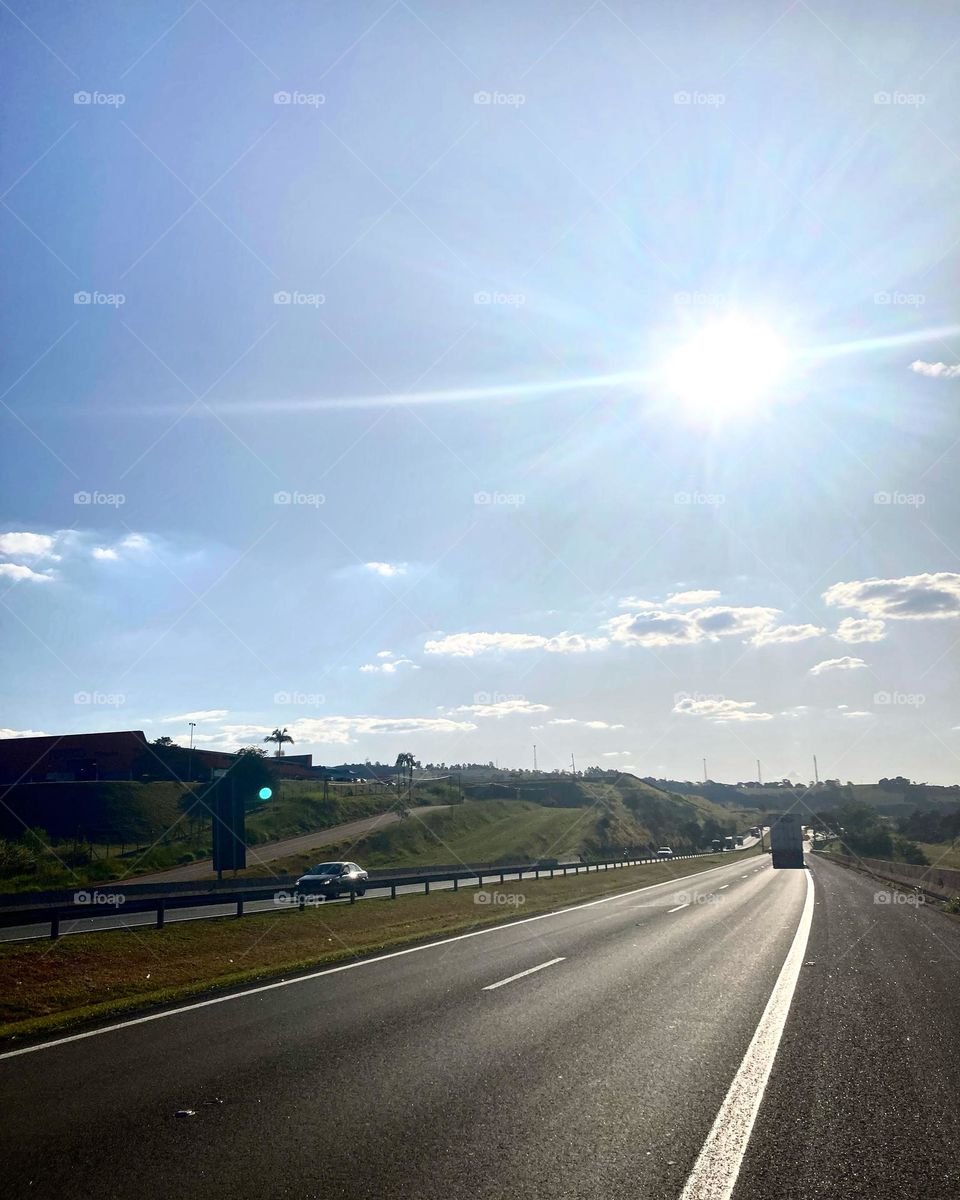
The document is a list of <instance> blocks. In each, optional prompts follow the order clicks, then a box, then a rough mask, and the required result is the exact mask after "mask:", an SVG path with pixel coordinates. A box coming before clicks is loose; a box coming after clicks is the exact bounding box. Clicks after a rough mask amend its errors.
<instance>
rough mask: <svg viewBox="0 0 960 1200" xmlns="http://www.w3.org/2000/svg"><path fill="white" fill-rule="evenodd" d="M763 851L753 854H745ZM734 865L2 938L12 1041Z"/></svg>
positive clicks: (668, 865) (5, 1023)
mask: <svg viewBox="0 0 960 1200" xmlns="http://www.w3.org/2000/svg"><path fill="white" fill-rule="evenodd" d="M755 853H757V851H756V850H747V851H744V852H743V857H750V856H752V855H754V854H755ZM730 862H731V856H730V855H729V854H727V855H711V856H708V857H704V858H698V859H688V860H685V861H683V862H662V863H649V864H647V865H645V866H641V867H625V868H622V869H620V870H616V871H601V872H597V873H594V872H590V873H589V874H580V875H568V876H566V877H563V876H558V877H556V878H554V879H549V878H544V879H540V880H534V879H523V880H516V881H513V882H507V883H503V884H498V885H497V886H496V887H485V888H484V889H483V890H484V893H485V894H486V895H487V896H488V897H489V899H488V901H487V902H486V903H478V902H477V897H478V893H477V889H476V888H474V887H471V888H465V889H464V890H463V891H459V892H453V891H435V892H432V893H431V894H430V895H429V896H423V895H402V896H399V897H397V899H396V900H365V901H363V902H362V903H359V904H354V905H349V904H331V905H327V906H324V905H320V906H318V907H315V908H307V909H305V910H304V911H302V912H291V913H279V914H273V913H269V914H264V915H261V916H249V917H243V918H242V919H241V920H235V919H232V918H221V919H215V920H210V921H184V922H180V923H171V924H169V925H167V927H166V928H165V929H162V930H156V929H151V928H149V927H146V928H142V929H132V930H115V931H111V932H107V933H97V934H78V935H75V936H74V935H71V936H69V937H62V938H60V939H59V940H57V941H48V940H44V941H35V942H20V943H13V944H6V945H0V1041H3V1042H6V1043H9V1042H10V1041H11V1040H14V1039H22V1038H26V1037H27V1036H31V1037H32V1036H36V1035H37V1034H41V1033H49V1032H52V1031H54V1030H62V1029H65V1028H69V1027H75V1026H79V1025H83V1024H89V1023H94V1022H96V1021H99V1020H102V1019H103V1018H105V1017H110V1016H114V1015H117V1014H125V1013H129V1012H131V1011H132V1010H134V1009H143V1008H148V1007H155V1006H157V1005H162V1004H167V1003H170V1002H173V1001H182V1000H185V999H190V998H198V997H202V996H204V995H207V994H210V993H213V992H215V991H218V990H222V989H224V988H230V987H236V986H238V985H242V984H246V983H250V982H252V981H254V980H262V979H269V978H280V977H282V976H285V975H289V974H291V973H296V972H298V971H303V970H306V969H309V968H311V967H317V966H319V965H322V964H324V963H334V962H337V961H341V960H345V959H352V958H360V957H364V956H367V955H371V954H376V953H377V952H378V951H383V950H387V949H396V948H397V947H400V946H404V945H412V944H414V943H416V942H423V941H429V940H431V939H434V938H437V937H442V936H444V935H448V934H453V933H465V932H468V931H469V930H471V929H479V928H482V927H483V926H486V925H495V924H500V923H503V922H506V921H511V920H515V919H516V918H517V917H524V916H531V915H534V914H536V913H541V912H548V911H550V910H551V909H555V908H562V907H563V906H564V905H567V904H575V903H580V902H583V901H586V900H593V899H597V898H598V897H601V896H606V895H612V894H615V893H616V892H622V891H627V890H629V889H630V888H636V887H643V886H644V885H645V884H652V883H663V882H665V881H668V880H671V879H682V878H683V877H684V876H686V875H691V874H694V873H696V872H698V871H703V870H706V869H708V868H709V867H712V866H718V865H720V864H721V863H730Z"/></svg>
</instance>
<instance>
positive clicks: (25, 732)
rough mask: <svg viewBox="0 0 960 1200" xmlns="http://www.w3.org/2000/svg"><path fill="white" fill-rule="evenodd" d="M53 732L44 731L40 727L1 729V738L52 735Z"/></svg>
mask: <svg viewBox="0 0 960 1200" xmlns="http://www.w3.org/2000/svg"><path fill="white" fill-rule="evenodd" d="M52 736H53V734H50V733H42V732H41V731H40V730H39V729H0V738H28V737H52Z"/></svg>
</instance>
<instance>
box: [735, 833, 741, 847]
mask: <svg viewBox="0 0 960 1200" xmlns="http://www.w3.org/2000/svg"><path fill="white" fill-rule="evenodd" d="M733 840H734V842H735V843H736V845H738V846H742V845H743V834H742V833H738V834H737V836H736V837H735V838H734V839H733Z"/></svg>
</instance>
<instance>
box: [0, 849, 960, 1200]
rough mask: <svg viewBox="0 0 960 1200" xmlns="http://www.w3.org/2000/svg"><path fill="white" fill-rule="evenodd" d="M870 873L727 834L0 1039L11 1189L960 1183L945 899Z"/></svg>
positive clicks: (557, 1192)
mask: <svg viewBox="0 0 960 1200" xmlns="http://www.w3.org/2000/svg"><path fill="white" fill-rule="evenodd" d="M516 886H517V889H518V890H521V889H522V888H523V884H522V883H518V884H517V885H516ZM877 890H878V886H877V885H876V884H875V883H873V882H871V881H868V880H866V879H864V878H863V877H861V876H857V875H855V874H853V873H849V872H846V871H844V870H843V869H842V868H840V867H837V866H835V865H834V864H830V863H825V862H822V861H815V862H814V863H813V866H812V871H811V872H806V871H774V870H773V869H772V867H771V866H770V864H769V861H768V860H767V859H766V858H760V859H757V858H754V859H739V860H737V861H732V862H731V863H730V864H729V865H728V864H723V865H722V866H720V867H717V868H713V869H712V870H710V871H708V872H705V873H702V874H699V875H697V876H692V877H688V878H686V879H683V880H678V881H677V882H675V883H672V884H661V885H657V886H655V887H650V888H645V889H642V890H636V891H633V892H631V893H627V894H621V895H619V896H616V897H613V898H607V899H604V900H602V901H599V902H597V901H595V902H592V903H590V904H586V905H580V906H577V907H574V908H571V909H568V910H565V911H561V912H558V913H555V914H548V915H545V916H541V917H537V918H532V919H527V920H523V921H519V922H517V923H514V924H511V925H508V926H501V927H498V928H494V929H488V930H485V931H482V932H478V933H477V934H474V935H468V936H466V937H459V938H454V939H448V940H446V941H444V942H439V943H436V944H434V945H430V946H426V947H419V948H414V949H411V950H408V951H406V952H399V953H394V954H392V955H387V956H383V957H381V958H379V959H373V960H366V961H363V962H359V963H356V964H347V965H345V966H341V967H339V968H333V969H327V970H324V971H319V972H316V973H314V974H312V975H310V976H306V977H302V978H300V979H297V980H291V981H287V982H285V983H283V984H282V985H279V986H277V985H274V986H268V987H261V988H256V989H250V990H248V991H246V992H243V993H240V994H237V995H235V996H232V997H230V998H228V999H225V1000H219V1001H216V1002H213V1003H210V1002H207V1003H205V1004H201V1005H193V1006H186V1007H184V1008H181V1009H180V1010H177V1011H174V1012H171V1013H169V1014H167V1015H163V1016H160V1017H159V1018H154V1019H147V1020H143V1019H140V1020H134V1021H131V1022H126V1023H122V1024H120V1025H117V1026H113V1027H108V1028H106V1029H105V1030H103V1031H101V1032H97V1033H94V1034H93V1035H92V1036H80V1037H76V1036H75V1037H74V1038H70V1039H62V1040H60V1041H55V1042H52V1043H48V1044H46V1045H45V1046H42V1047H41V1048H39V1049H37V1050H29V1049H27V1052H24V1051H23V1050H21V1051H20V1052H14V1054H13V1055H10V1054H9V1053H8V1054H7V1055H3V1056H0V1104H2V1105H3V1111H4V1113H5V1117H4V1121H3V1123H2V1127H0V1154H2V1162H3V1164H4V1172H3V1175H4V1183H5V1190H6V1192H7V1194H8V1195H12V1196H17V1197H20V1196H42V1197H57V1198H58V1200H70V1198H73V1197H91V1198H94V1197H95V1198H96V1200H102V1197H104V1196H110V1197H111V1198H117V1200H122V1198H125V1197H131V1198H136V1200H150V1198H152V1197H157V1198H160V1197H163V1198H164V1200H166V1198H167V1197H184V1198H189V1197H194V1196H197V1197H199V1196H207V1195H210V1194H211V1193H213V1194H216V1193H217V1192H221V1193H222V1194H223V1195H226V1196H230V1197H257V1198H260V1200H262V1198H268V1197H269V1198H270V1200H273V1198H275V1197H305V1198H312V1197H333V1196H336V1197H340V1196H343V1197H371V1198H374V1197H375V1198H376V1200H383V1198H384V1197H390V1198H395V1197H400V1198H406V1197H410V1198H413V1197H417V1198H418V1200H419V1198H426V1200H432V1198H434V1197H436V1198H437V1200H440V1198H442V1200H450V1198H459V1197H463V1198H464V1200H467V1198H468V1197H469V1198H470V1200H476V1198H477V1197H480V1198H487V1197H489V1198H491V1200H493V1198H494V1197H496V1198H497V1200H499V1198H501V1197H504V1196H517V1197H538V1198H539V1197H546V1198H553V1197H557V1198H559V1197H563V1198H564V1200H568V1198H569V1197H577V1198H578V1200H579V1198H587V1200H592V1198H593V1197H596V1198H598V1200H599V1198H601V1197H602V1198H604V1200H607V1198H610V1197H617V1198H619V1197H630V1198H631V1200H636V1198H637V1197H643V1198H659V1197H680V1196H683V1197H684V1198H685V1200H702V1198H705V1197H723V1196H729V1195H731V1194H732V1195H733V1197H734V1200H748V1198H749V1200H754V1198H759V1197H762V1198H766V1197H770V1198H771V1200H772V1198H774V1197H776V1198H780V1197H788V1198H792V1197H804V1198H806V1197H810V1198H811V1200H813V1198H814V1197H823V1196H826V1197H840V1196H843V1197H844V1200H851V1198H855V1200H859V1198H861V1197H862V1198H864V1200H867V1198H869V1200H887V1198H889V1200H894V1198H896V1200H913V1198H916V1200H921V1198H923V1200H926V1198H927V1197H936V1198H940V1197H947V1196H953V1195H957V1194H960V1153H958V1152H960V1110H958V1106H957V1103H956V1100H957V1096H958V1095H960V1055H958V1053H957V1050H958V1041H960V990H958V987H957V979H958V966H960V926H958V924H957V923H955V922H952V921H951V920H950V919H948V918H947V917H945V916H944V915H943V914H941V913H939V912H935V911H931V910H930V909H927V908H924V907H922V906H908V905H907V904H904V903H885V904H884V903H880V904H878V903H875V900H874V896H875V893H876V891H877ZM25 1049H26V1048H25ZM184 1111H187V1112H189V1113H190V1114H192V1115H184V1116H178V1115H177V1113H178V1112H184ZM718 1114H719V1115H720V1116H719V1119H718Z"/></svg>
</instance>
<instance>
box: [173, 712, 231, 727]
mask: <svg viewBox="0 0 960 1200" xmlns="http://www.w3.org/2000/svg"><path fill="white" fill-rule="evenodd" d="M229 715H230V710H229V709H228V708H204V709H201V710H200V711H199V712H188V713H180V715H179V716H176V717H161V718H160V720H161V722H162V723H163V724H164V725H186V724H188V723H189V722H190V721H198V722H199V721H222V720H223V718H224V717H226V716H229Z"/></svg>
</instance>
